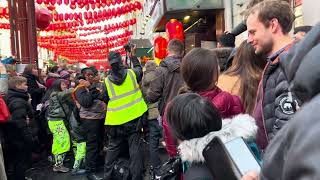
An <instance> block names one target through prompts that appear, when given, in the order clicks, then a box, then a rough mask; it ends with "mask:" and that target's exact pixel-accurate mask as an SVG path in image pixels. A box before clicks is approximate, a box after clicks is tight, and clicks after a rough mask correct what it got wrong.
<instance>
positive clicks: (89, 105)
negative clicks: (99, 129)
mask: <svg viewBox="0 0 320 180" xmlns="http://www.w3.org/2000/svg"><path fill="white" fill-rule="evenodd" d="M74 93H75V98H76V100H77V101H78V103H79V104H80V109H79V116H80V118H81V119H103V118H104V117H105V104H104V102H103V101H101V100H100V99H98V97H99V96H101V94H100V91H99V90H98V89H96V88H95V87H91V88H89V89H88V88H85V87H78V88H76V91H75V92H74Z"/></svg>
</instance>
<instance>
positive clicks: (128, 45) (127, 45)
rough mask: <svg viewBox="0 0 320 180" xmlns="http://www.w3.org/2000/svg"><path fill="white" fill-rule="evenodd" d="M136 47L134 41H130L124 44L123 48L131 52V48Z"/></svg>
mask: <svg viewBox="0 0 320 180" xmlns="http://www.w3.org/2000/svg"><path fill="white" fill-rule="evenodd" d="M133 47H134V44H132V43H130V42H129V43H128V44H126V45H124V46H123V48H124V49H125V50H126V51H127V52H128V53H130V52H131V49H132V48H133Z"/></svg>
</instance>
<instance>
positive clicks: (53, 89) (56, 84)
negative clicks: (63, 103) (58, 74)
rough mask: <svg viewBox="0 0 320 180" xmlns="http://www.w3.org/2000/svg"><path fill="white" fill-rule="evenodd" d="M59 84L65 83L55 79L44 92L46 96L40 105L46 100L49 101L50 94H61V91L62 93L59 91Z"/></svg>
mask: <svg viewBox="0 0 320 180" xmlns="http://www.w3.org/2000/svg"><path fill="white" fill-rule="evenodd" d="M61 83H65V82H64V80H62V79H56V80H55V81H54V82H53V84H52V86H51V87H50V88H49V89H48V90H47V91H46V94H45V95H44V96H43V98H42V101H41V102H42V103H45V102H46V101H47V100H49V99H50V97H51V94H52V93H53V92H61V91H62V89H61Z"/></svg>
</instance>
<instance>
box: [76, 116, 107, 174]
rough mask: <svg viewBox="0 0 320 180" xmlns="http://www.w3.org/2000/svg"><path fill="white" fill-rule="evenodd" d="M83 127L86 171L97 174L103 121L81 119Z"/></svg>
mask: <svg viewBox="0 0 320 180" xmlns="http://www.w3.org/2000/svg"><path fill="white" fill-rule="evenodd" d="M81 122H82V124H81V126H82V128H83V129H84V136H85V141H86V157H85V162H86V169H87V170H88V171H89V172H95V171H96V166H97V160H98V155H99V147H101V146H100V145H99V142H100V138H102V134H100V132H101V131H100V129H101V127H100V126H101V120H99V119H94V120H93V119H81Z"/></svg>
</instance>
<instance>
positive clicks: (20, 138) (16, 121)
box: [4, 89, 33, 148]
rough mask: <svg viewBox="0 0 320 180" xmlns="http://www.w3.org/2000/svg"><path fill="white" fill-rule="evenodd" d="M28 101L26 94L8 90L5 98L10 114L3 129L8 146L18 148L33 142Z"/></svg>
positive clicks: (30, 111)
mask: <svg viewBox="0 0 320 180" xmlns="http://www.w3.org/2000/svg"><path fill="white" fill-rule="evenodd" d="M28 100H29V95H28V94H27V92H24V91H21V90H16V89H9V91H8V95H7V96H6V97H5V101H6V103H7V105H8V108H9V110H10V113H11V117H10V120H9V122H8V123H7V124H5V128H4V129H5V132H4V136H5V140H6V142H7V143H8V144H12V145H14V146H15V147H19V148H23V147H24V146H25V145H30V144H31V143H32V142H33V141H32V139H33V138H32V129H31V125H30V124H31V122H32V120H33V110H32V107H31V105H30V104H29V103H28ZM27 119H28V120H27Z"/></svg>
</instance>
